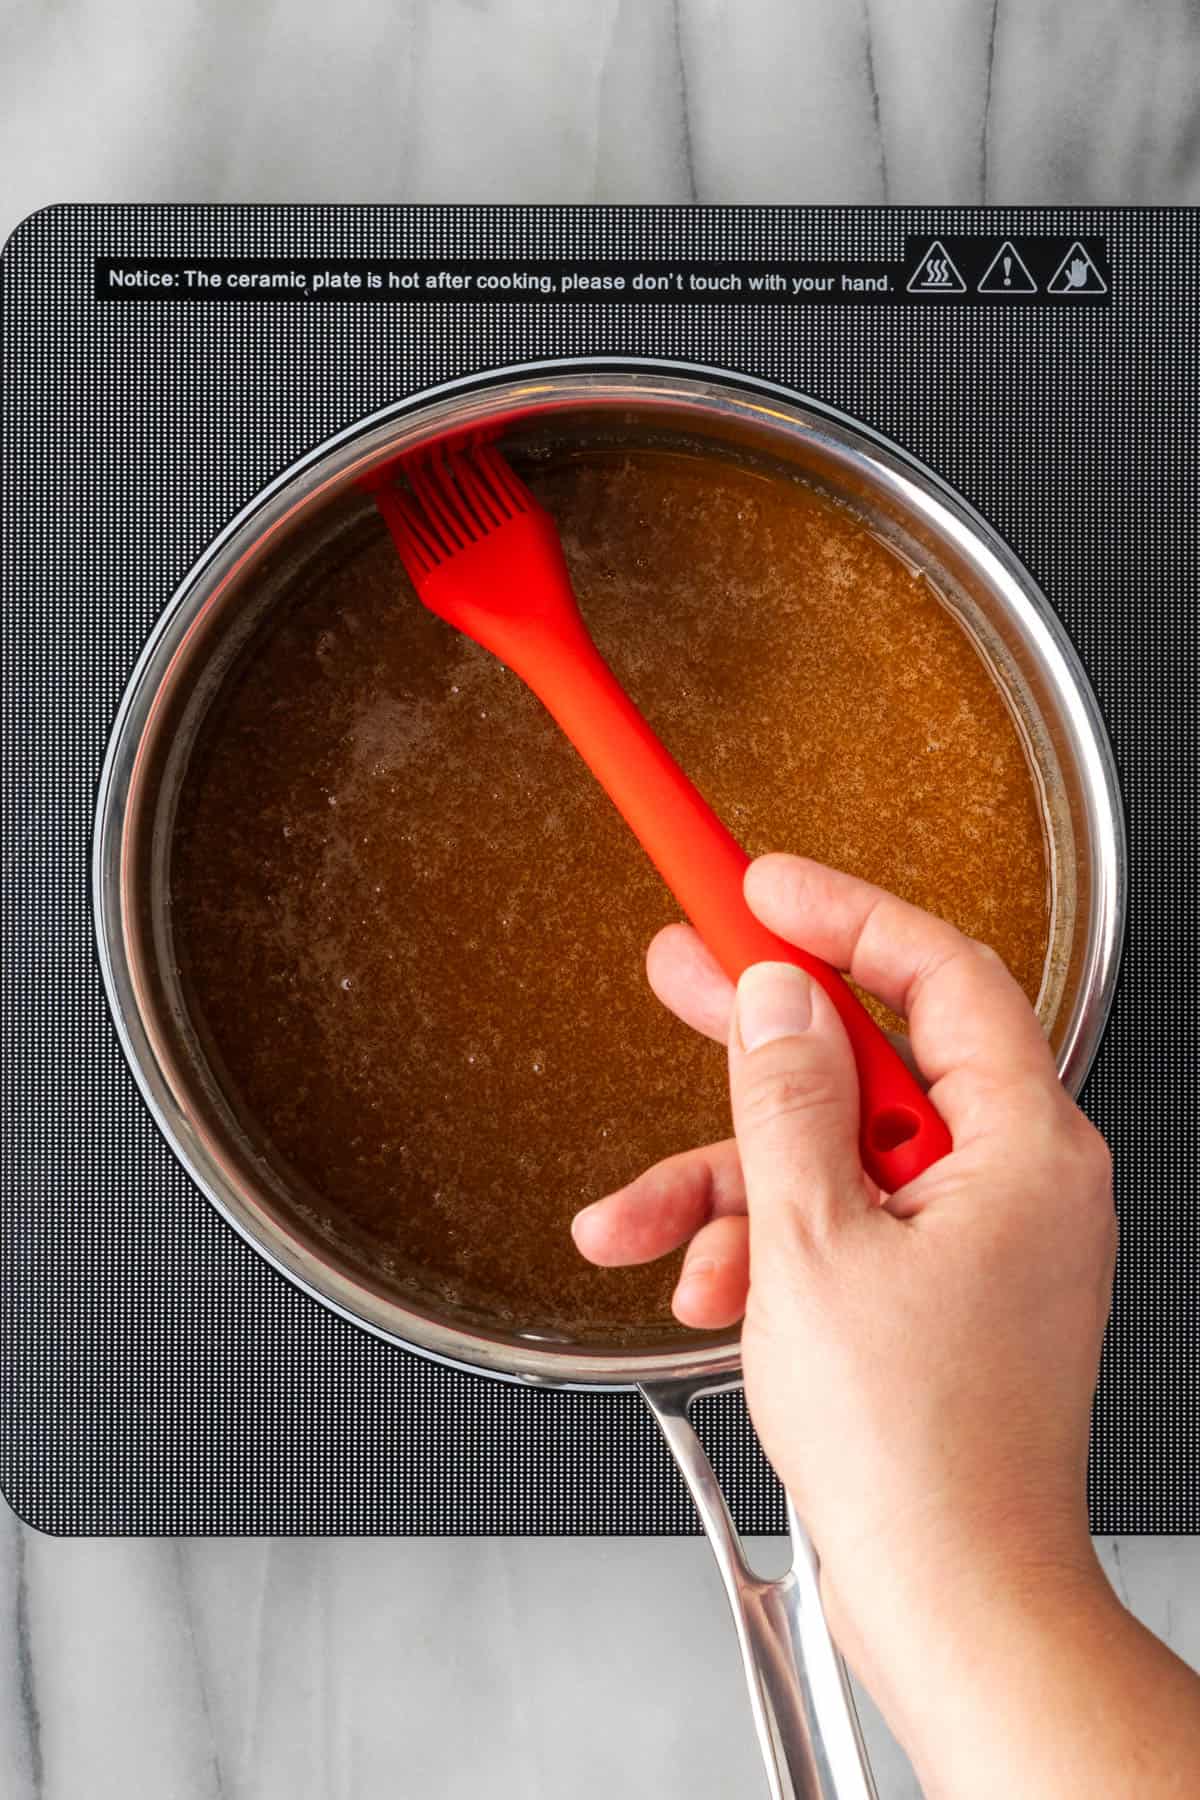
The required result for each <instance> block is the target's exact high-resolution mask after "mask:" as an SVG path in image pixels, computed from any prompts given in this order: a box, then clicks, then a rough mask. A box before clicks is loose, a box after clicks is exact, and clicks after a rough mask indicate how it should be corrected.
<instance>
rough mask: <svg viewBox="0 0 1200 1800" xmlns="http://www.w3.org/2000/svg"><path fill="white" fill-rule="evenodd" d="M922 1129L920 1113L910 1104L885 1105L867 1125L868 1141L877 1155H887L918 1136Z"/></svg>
mask: <svg viewBox="0 0 1200 1800" xmlns="http://www.w3.org/2000/svg"><path fill="white" fill-rule="evenodd" d="M920 1129H921V1118H920V1115H919V1114H918V1113H916V1112H914V1111H913V1109H912V1108H911V1107H908V1106H885V1107H884V1109H883V1111H882V1112H877V1113H876V1114H875V1116H874V1117H873V1118H872V1119H871V1121H870V1122H869V1124H868V1126H867V1142H868V1144H869V1145H870V1146H871V1149H872V1150H874V1151H875V1152H876V1154H877V1155H880V1156H886V1155H887V1153H888V1151H889V1150H898V1149H899V1148H900V1146H901V1144H907V1143H910V1142H911V1141H912V1139H913V1138H915V1137H916V1135H917V1133H918V1132H919V1131H920Z"/></svg>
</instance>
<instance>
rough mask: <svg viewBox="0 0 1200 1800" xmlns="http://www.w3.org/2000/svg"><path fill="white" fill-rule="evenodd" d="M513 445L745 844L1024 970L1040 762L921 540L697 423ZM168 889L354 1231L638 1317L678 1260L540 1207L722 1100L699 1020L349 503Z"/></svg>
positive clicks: (335, 1211)
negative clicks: (577, 1235) (873, 888)
mask: <svg viewBox="0 0 1200 1800" xmlns="http://www.w3.org/2000/svg"><path fill="white" fill-rule="evenodd" d="M531 480H532V484H533V485H534V486H535V487H536V488H537V490H538V492H539V494H540V496H541V498H542V499H543V501H544V502H545V504H546V505H547V506H548V507H549V508H550V510H551V512H552V513H553V514H554V515H555V517H556V518H557V520H558V522H559V526H560V529H561V532H562V535H563V540H564V545H565V548H566V553H567V558H568V561H569V563H570V566H571V570H572V574H573V576H574V579H575V583H576V588H577V591H578V594H579V598H580V602H581V605H582V608H583V611H584V614H585V617H586V619H587V621H588V624H589V626H590V627H591V629H592V632H593V634H594V636H595V637H596V640H597V642H598V643H599V645H600V647H601V649H602V651H603V652H604V654H605V655H606V656H607V657H608V659H609V660H610V662H611V663H612V666H613V668H614V669H615V671H616V673H617V675H618V677H619V678H620V679H621V681H622V682H623V683H624V684H625V685H626V687H627V688H628V689H629V691H630V692H631V693H632V695H633V697H634V698H635V699H636V701H637V702H638V704H639V705H640V706H641V707H642V709H643V711H644V712H645V713H646V714H647V716H648V717H649V719H650V720H651V723H652V724H653V725H654V726H655V728H656V730H657V731H658V732H659V734H660V735H661V736H662V737H663V738H664V739H665V741H666V743H667V744H668V746H669V747H670V749H671V750H672V751H673V752H674V754H675V755H676V756H677V757H678V759H679V760H680V761H681V762H682V764H683V766H684V767H685V768H686V769H687V770H688V772H689V773H690V774H691V775H692V776H693V778H694V779H695V780H696V781H697V783H698V784H699V786H700V787H701V789H702V791H703V792H704V793H705V794H706V795H707V796H708V798H709V799H710V800H711V801H712V803H713V804H714V806H715V807H716V809H717V811H718V812H719V813H720V814H721V815H722V817H723V818H724V819H725V820H726V822H727V823H728V824H729V825H730V826H731V827H732V829H733V830H734V831H735V832H736V833H737V834H738V836H739V837H740V838H741V839H742V841H743V842H744V844H745V845H746V847H747V849H748V850H750V851H751V852H752V853H757V852H761V851H763V850H767V849H790V850H796V851H800V852H803V853H805V854H807V855H811V856H815V857H818V858H820V859H821V860H822V861H826V862H830V863H833V864H835V865H837V866H839V867H841V868H846V869H850V870H852V871H854V872H855V873H857V874H861V875H865V876H868V877H869V878H871V879H872V880H876V881H879V882H881V883H883V885H885V886H886V887H889V888H891V889H893V890H895V891H896V892H898V893H901V894H903V895H904V896H906V897H907V898H908V899H911V900H913V901H915V902H916V903H917V904H918V905H921V906H925V907H929V908H931V909H932V910H934V911H937V912H940V913H942V914H943V915H944V916H945V917H947V918H949V919H951V920H953V921H954V923H955V924H957V925H959V926H961V927H962V928H963V929H964V930H966V931H968V932H970V933H971V934H972V935H974V936H978V937H982V938H984V939H985V940H986V941H987V942H989V943H990V944H992V945H993V946H994V947H995V948H996V949H997V950H998V951H999V952H1000V954H1001V955H1002V956H1003V957H1004V959H1005V960H1006V962H1007V963H1008V964H1009V966H1010V968H1012V970H1013V971H1014V973H1015V974H1016V976H1017V978H1018V979H1019V980H1020V981H1021V983H1022V984H1023V986H1024V987H1025V989H1026V991H1027V992H1028V993H1029V995H1030V997H1031V998H1033V997H1035V996H1036V994H1037V991H1038V987H1039V983H1040V981H1041V975H1042V969H1043V964H1044V961H1045V956H1046V948H1047V937H1048V929H1049V884H1048V857H1047V849H1046V837H1045V828H1044V824H1043V819H1042V813H1041V808H1040V804H1039V800H1038V792H1037V788H1036V784H1035V780H1034V777H1033V774H1032V772H1031V770H1030V768H1029V765H1028V763H1027V760H1026V755H1025V751H1024V747H1023V744H1022V742H1021V739H1020V737H1019V735H1018V732H1017V729H1016V727H1015V725H1014V722H1013V720H1012V717H1011V715H1010V713H1009V711H1008V709H1007V706H1006V704H1005V702H1004V700H1003V698H1002V696H1001V694H1000V692H999V690H998V689H997V687H996V686H995V683H994V681H993V678H992V676H991V674H990V673H989V671H988V669H987V668H986V666H985V665H984V663H983V662H982V660H981V659H980V656H979V654H978V652H977V650H976V649H975V647H974V645H973V644H972V642H971V640H970V639H969V638H968V636H967V635H966V633H965V632H964V631H963V629H962V628H961V627H960V626H959V625H958V623H957V622H956V621H955V620H954V618H953V617H952V616H951V615H950V613H949V612H948V611H947V610H946V609H945V608H944V607H943V606H942V605H941V604H940V603H939V601H938V599H937V597H936V595H935V594H934V593H933V591H932V590H931V588H930V586H929V584H928V583H927V582H926V581H925V580H923V579H922V578H921V576H920V573H919V571H915V570H913V569H911V568H910V567H908V566H906V564H905V563H904V562H903V561H902V560H901V558H900V557H899V556H898V555H897V554H896V553H895V552H894V551H893V550H892V549H890V548H889V547H888V546H887V545H886V544H884V543H882V542H881V541H880V540H879V539H878V538H877V537H875V536H874V535H873V534H872V533H871V532H870V531H869V530H868V529H867V528H866V527H865V526H864V525H863V524H862V523H861V522H860V521H858V520H857V519H855V518H854V517H852V516H851V515H850V514H848V513H846V512H844V511H842V510H841V509H839V508H838V507H836V506H835V505H833V504H832V503H831V502H830V501H828V500H826V499H824V498H822V497H820V496H818V495H817V494H815V493H813V492H811V491H809V490H808V489H805V488H803V487H800V486H797V485H793V484H791V483H787V482H783V481H768V480H766V479H765V478H763V477H762V476H760V475H758V474H756V473H755V472H753V471H750V470H745V469H741V468H736V467H733V466H731V465H725V464H722V463H718V462H716V461H714V460H713V459H711V458H708V457H706V458H704V459H693V458H688V457H684V456H676V455H671V454H667V453H665V452H654V451H646V452H638V453H633V454H625V453H620V454H616V453H613V454H609V455H602V454H596V455H592V456H584V457H580V458H576V459H571V460H567V459H564V460H562V461H560V462H557V463H551V464H549V465H547V466H545V467H543V468H541V469H539V470H537V471H536V472H534V473H533V475H532V476H531ZM172 897H173V903H174V928H175V932H176V948H177V952H178V956H179V960H180V964H181V968H182V970H183V975H184V981H185V990H186V992H187V994H188V997H189V1004H190V1006H191V1007H192V1009H193V1011H194V1012H195V1014H196V1015H197V1018H198V1021H199V1023H200V1025H201V1029H202V1032H203V1034H204V1035H205V1037H206V1038H207V1039H208V1040H209V1041H210V1043H211V1044H212V1046H213V1047H214V1049H215V1053H216V1061H217V1063H218V1065H219V1066H220V1068H221V1070H222V1079H223V1080H224V1081H225V1083H226V1085H227V1086H228V1088H229V1089H230V1091H231V1093H232V1094H234V1095H235V1096H236V1100H237V1103H238V1105H239V1107H240V1109H241V1110H242V1111H243V1113H245V1114H248V1115H249V1116H251V1117H252V1118H253V1119H254V1120H255V1121H256V1123H257V1130H258V1132H259V1133H260V1134H261V1136H262V1138H263V1139H264V1140H265V1141H266V1142H267V1143H268V1144H269V1145H270V1146H271V1151H272V1155H273V1158H274V1159H275V1160H276V1161H278V1162H281V1163H282V1164H283V1165H286V1166H287V1167H289V1168H290V1169H291V1170H293V1171H295V1172H296V1173H297V1175H298V1176H299V1178H300V1185H301V1186H302V1188H303V1190H304V1205H305V1207H306V1208H307V1211H308V1216H309V1217H310V1219H311V1220H315V1221H316V1222H317V1224H318V1225H319V1227H320V1228H321V1229H322V1230H324V1231H325V1232H327V1233H328V1234H329V1235H331V1236H333V1237H335V1238H336V1239H337V1240H338V1242H339V1243H340V1244H341V1246H342V1247H343V1250H344V1251H345V1253H346V1254H348V1255H349V1256H350V1257H351V1258H352V1259H353V1260H355V1261H357V1262H358V1264H359V1265H360V1266H362V1267H363V1268H366V1269H370V1270H372V1271H373V1272H374V1275H375V1277H376V1279H381V1278H382V1279H384V1280H386V1282H387V1283H388V1284H389V1285H391V1286H392V1287H393V1288H400V1289H406V1290H411V1291H414V1292H417V1293H420V1294H422V1295H424V1296H426V1297H427V1298H428V1297H432V1298H434V1299H437V1300H441V1301H447V1302H452V1303H459V1304H463V1305H465V1306H468V1307H469V1308H471V1309H472V1310H473V1311H475V1312H477V1313H482V1314H484V1315H486V1316H489V1317H492V1318H494V1319H496V1320H498V1321H500V1322H505V1323H508V1324H510V1325H512V1326H516V1327H529V1328H530V1329H534V1330H545V1329H549V1330H551V1331H557V1332H563V1333H565V1334H568V1335H571V1336H576V1337H581V1338H587V1339H592V1340H601V1341H603V1340H606V1339H607V1340H620V1339H621V1338H623V1337H627V1336H630V1335H637V1336H639V1337H645V1336H646V1335H647V1327H650V1328H651V1329H653V1328H656V1327H662V1328H666V1327H667V1326H668V1325H669V1308H668V1302H669V1297H670V1292H671V1287H672V1284H673V1279H674V1274H675V1267H676V1262H675V1259H671V1260H670V1262H669V1263H664V1264H658V1265H651V1266H649V1267H646V1268H642V1269H633V1270H597V1269H593V1268H591V1267H589V1266H588V1265H587V1264H585V1263H584V1262H582V1260H581V1259H580V1258H579V1257H578V1255H577V1253H576V1251H575V1249H574V1247H573V1244H572V1242H571V1239H570V1236H569V1232H568V1225H569V1221H570V1218H571V1215H572V1214H573V1212H574V1211H575V1210H576V1209H577V1208H578V1207H579V1206H581V1205H583V1204H585V1203H586V1202H587V1201H589V1200H593V1199H595V1198H597V1197H598V1196H599V1195H601V1194H603V1193H605V1192H606V1191H608V1190H610V1189H611V1188H613V1187H616V1186H619V1185H621V1184H622V1183H624V1182H626V1181H628V1180H630V1179H631V1178H632V1177H633V1176H635V1175H636V1174H637V1173H638V1172H639V1171H640V1170H641V1169H642V1168H644V1167H645V1166H646V1165H647V1164H649V1163H651V1162H653V1161H655V1160H657V1159H658V1158H660V1157H663V1156H667V1155H670V1154H671V1153H673V1152H675V1151H678V1150H684V1149H687V1148H688V1147H690V1146H691V1145H694V1144H699V1143H703V1142H708V1141H712V1140H714V1139H718V1138H721V1137H724V1136H726V1135H728V1130H729V1124H728V1109H727V1101H726V1095H725V1070H724V1055H723V1052H722V1050H721V1049H720V1047H719V1046H717V1045H714V1044H711V1043H709V1042H707V1041H704V1040H701V1039H699V1038H697V1037H696V1036H695V1035H694V1034H693V1033H691V1032H690V1031H688V1030H687V1029H686V1028H685V1027H684V1026H682V1025H680V1024H679V1023H678V1022H677V1021H676V1020H674V1019H673V1018H671V1017H670V1016H668V1015H667V1014H666V1013H665V1012H664V1011H663V1009H662V1008H661V1007H660V1006H659V1005H658V1003H657V1001H655V1000H654V998H653V997H652V995H651V994H650V992H649V989H648V988H647V986H646V982H645V978H644V974H643V958H644V954H645V948H646V945H647V943H648V942H649V940H650V938H651V937H652V936H653V935H654V933H655V931H657V930H658V929H659V928H660V927H661V926H662V925H664V924H666V923H667V922H668V921H669V920H671V919H673V918H675V917H677V916H678V915H677V911H676V908H675V906H674V904H673V902H672V900H671V897H670V896H669V894H668V893H667V892H666V890H665V889H664V888H663V886H662V884H661V883H660V881H659V879H658V877H657V875H656V874H655V873H654V872H653V870H652V869H651V868H650V866H649V864H648V863H647V862H646V860H645V858H644V856H643V855H642V853H641V852H640V850H639V849H638V847H637V845H636V844H635V843H634V841H633V840H632V838H631V837H630V836H629V834H628V832H627V829H626V827H625V826H624V825H623V823H622V822H621V820H620V819H619V818H618V816H617V815H616V813H615V811H614V810H613V809H612V807H611V806H610V804H609V802H608V801H607V800H606V799H605V797H604V796H603V794H602V793H601V792H600V791H599V789H598V788H597V787H596V786H595V784H594V782H593V781H592V778H591V777H590V776H589V775H588V773H587V771H586V770H585V769H584V768H583V766H582V765H581V764H580V763H579V761H578V760H577V758H576V757H575V754H574V752H573V751H572V750H571V749H570V747H569V745H568V744H567V743H566V742H565V741H564V740H563V739H562V737H561V736H560V735H559V733H558V732H557V730H556V729H555V728H554V726H553V725H552V724H551V722H550V720H549V719H548V717H547V716H546V715H545V713H544V712H543V711H542V709H541V708H540V706H539V705H538V703H537V702H536V701H535V700H534V699H533V698H532V696H531V695H530V694H529V693H527V692H526V690H525V689H524V688H523V687H522V686H521V684H520V683H519V682H518V680H517V679H516V677H515V676H513V675H512V674H510V673H509V672H508V671H507V670H505V669H503V668H502V667H501V666H500V665H499V664H498V663H496V662H495V661H493V660H492V658H490V657H489V656H487V655H486V654H485V653H484V652H483V651H482V650H479V649H478V648H477V647H476V646H475V645H474V644H472V643H470V642H469V641H467V640H466V639H464V638H462V637H459V636H457V635H456V634H455V633H454V632H453V631H451V630H450V628H449V627H448V626H446V625H445V624H443V623H442V622H441V621H440V620H438V619H436V618H434V617H433V616H432V615H431V614H429V613H427V612H426V611H425V609H424V608H423V607H422V606H421V605H420V604H419V603H418V601H417V600H416V598H415V596H414V595H413V593H412V591H411V590H410V588H409V587H408V584H407V582H406V580H405V577H404V575H403V572H402V571H401V568H400V565H399V563H398V561H397V559H396V556H395V552H394V550H393V549H392V546H391V543H390V541H389V540H388V538H387V537H386V536H385V534H384V533H383V531H382V528H380V527H378V526H377V525H376V524H375V523H374V521H373V520H372V521H367V522H366V523H364V526H363V528H362V530H361V531H360V532H359V533H358V534H357V535H356V536H354V535H352V536H351V538H350V539H349V541H348V543H346V544H345V545H344V546H343V552H342V554H341V557H340V560H338V561H337V562H336V563H335V564H333V565H332V566H330V564H329V562H328V559H326V560H325V561H324V562H322V561H320V560H319V559H318V561H317V562H316V563H315V564H314V566H313V569H312V571H311V572H310V573H309V574H308V575H307V576H302V577H300V578H298V580H297V582H296V584H295V590H294V593H293V594H291V595H290V596H289V602H288V604H286V605H285V606H284V607H283V608H282V609H281V610H280V611H279V612H277V614H276V615H275V617H274V619H273V620H272V621H271V622H269V623H268V626H267V627H266V629H265V631H264V633H263V634H262V635H261V636H260V638H259V639H258V640H257V641H256V643H255V644H254V645H253V646H252V650H251V652H250V654H249V655H247V656H246V657H245V658H244V659H243V661H242V663H241V664H240V665H239V668H238V670H237V671H236V672H235V675H234V676H233V677H232V678H231V680H230V681H229V682H228V683H227V684H226V689H225V691H224V693H223V694H222V696H221V697H220V699H219V700H218V702H217V704H216V705H215V706H214V708H213V710H212V712H211V713H210V716H209V718H208V720H207V721H206V723H205V726H204V728H203V731H202V735H201V740H200V743H199V745H198V747H197V750H196V752H195V753H194V756H193V759H192V764H191V767H190V770H189V773H188V777H187V780H186V782H185V787H184V792H183V796H182V799H181V805H180V812H179V819H178V824H177V832H176V842H175V846H174V857H173V865H172ZM881 1016H882V1015H881Z"/></svg>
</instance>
